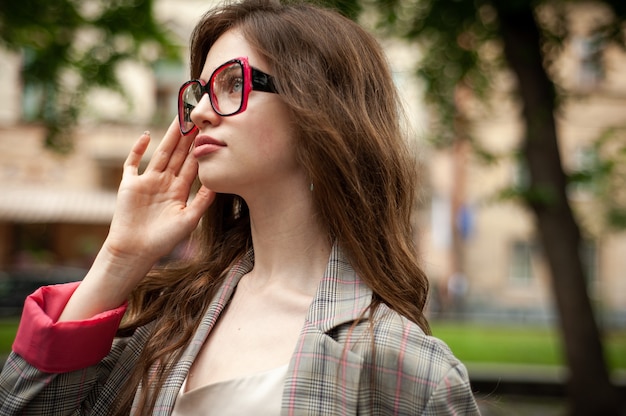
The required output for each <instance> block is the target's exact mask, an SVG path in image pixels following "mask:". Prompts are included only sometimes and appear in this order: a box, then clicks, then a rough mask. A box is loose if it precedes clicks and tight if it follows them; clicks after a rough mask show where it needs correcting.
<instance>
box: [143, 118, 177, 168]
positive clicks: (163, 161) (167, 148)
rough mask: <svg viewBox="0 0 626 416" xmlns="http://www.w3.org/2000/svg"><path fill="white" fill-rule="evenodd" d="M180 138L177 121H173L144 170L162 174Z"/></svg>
mask: <svg viewBox="0 0 626 416" xmlns="http://www.w3.org/2000/svg"><path fill="white" fill-rule="evenodd" d="M180 138H181V134H180V129H179V128H178V121H177V119H174V121H172V123H171V124H170V126H169V127H168V129H167V132H165V135H164V136H163V140H161V143H159V145H158V146H157V148H156V150H155V151H154V154H153V155H152V157H151V158H150V162H148V166H147V167H146V170H154V171H157V172H162V171H163V170H165V168H166V167H167V164H168V163H169V161H170V158H171V157H172V152H173V151H174V149H175V148H176V146H177V144H178V142H179V140H180Z"/></svg>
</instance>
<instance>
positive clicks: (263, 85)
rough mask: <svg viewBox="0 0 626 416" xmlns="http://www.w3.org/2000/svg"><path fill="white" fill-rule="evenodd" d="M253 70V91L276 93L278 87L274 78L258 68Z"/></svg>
mask: <svg viewBox="0 0 626 416" xmlns="http://www.w3.org/2000/svg"><path fill="white" fill-rule="evenodd" d="M251 69H252V89H253V90H255V91H263V92H273V93H276V92H277V91H276V86H275V85H274V80H273V79H272V76H271V75H269V74H266V73H265V72H263V71H260V70H258V69H256V68H251Z"/></svg>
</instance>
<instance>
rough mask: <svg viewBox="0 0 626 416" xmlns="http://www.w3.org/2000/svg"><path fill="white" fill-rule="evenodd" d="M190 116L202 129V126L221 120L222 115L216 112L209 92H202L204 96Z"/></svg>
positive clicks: (214, 123)
mask: <svg viewBox="0 0 626 416" xmlns="http://www.w3.org/2000/svg"><path fill="white" fill-rule="evenodd" d="M189 116H190V118H191V121H193V124H195V125H196V127H198V128H199V129H202V127H203V126H205V125H207V124H210V125H212V126H214V125H216V124H217V123H219V121H220V120H221V116H220V115H219V114H217V113H216V112H215V110H214V109H213V106H212V105H211V100H210V98H209V94H208V93H205V94H202V98H200V101H199V102H198V105H196V107H195V108H194V109H193V110H191V113H190V114H189Z"/></svg>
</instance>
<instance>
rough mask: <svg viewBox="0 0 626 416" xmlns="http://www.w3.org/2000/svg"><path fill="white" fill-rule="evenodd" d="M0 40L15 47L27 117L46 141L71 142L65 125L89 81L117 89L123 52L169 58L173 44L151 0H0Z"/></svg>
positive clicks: (74, 116)
mask: <svg viewBox="0 0 626 416" xmlns="http://www.w3.org/2000/svg"><path fill="white" fill-rule="evenodd" d="M0 4H1V7H0V45H2V46H4V47H5V48H7V49H9V50H13V51H17V52H19V53H21V54H22V62H23V67H22V80H23V83H24V86H25V87H26V88H29V89H30V90H31V91H33V92H35V93H36V97H37V104H38V105H37V111H36V114H34V115H33V116H32V118H33V121H37V122H42V123H43V124H44V125H45V126H46V128H47V129H46V131H47V137H46V146H47V147H49V148H53V149H55V150H57V151H60V152H67V151H69V150H71V149H72V143H73V140H72V134H71V132H72V127H73V126H74V125H75V123H76V121H77V120H78V117H79V115H80V111H81V107H82V106H83V104H84V102H85V99H86V94H87V93H88V91H89V90H90V89H91V88H94V87H104V88H107V89H112V90H116V91H118V92H119V93H120V94H122V95H123V92H122V91H121V87H120V84H119V82H118V79H117V76H116V68H117V65H118V64H120V63H121V62H123V61H125V60H128V59H130V60H133V61H140V62H152V61H155V60H156V59H157V58H172V59H175V58H177V57H178V55H179V47H178V46H177V45H175V44H174V42H173V41H172V40H170V35H169V33H168V32H167V31H166V30H165V28H164V27H162V26H161V25H160V24H159V23H158V22H157V21H156V20H155V18H154V13H153V1H152V0H113V1H109V0H54V1H48V0H20V1H10V0H0Z"/></svg>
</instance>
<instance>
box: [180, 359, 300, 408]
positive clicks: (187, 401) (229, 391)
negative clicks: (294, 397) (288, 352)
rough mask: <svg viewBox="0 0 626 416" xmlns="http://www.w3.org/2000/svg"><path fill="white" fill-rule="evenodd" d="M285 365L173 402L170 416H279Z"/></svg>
mask: <svg viewBox="0 0 626 416" xmlns="http://www.w3.org/2000/svg"><path fill="white" fill-rule="evenodd" d="M287 367H288V364H285V365H284V366H281V367H278V368H275V369H272V370H268V371H263V372H260V373H257V374H253V375H251V376H247V377H241V378H236V379H232V380H226V381H220V382H219V383H213V384H209V385H206V386H202V387H198V388H197V389H194V390H191V391H188V392H185V386H186V385H187V380H186V379H185V382H184V383H183V386H182V387H181V389H180V393H179V394H178V397H177V398H176V404H175V405H174V411H173V412H172V416H209V415H220V416H240V415H255V416H277V415H279V414H280V409H281V404H282V403H281V402H282V396H283V387H284V383H285V377H286V375H287Z"/></svg>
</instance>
